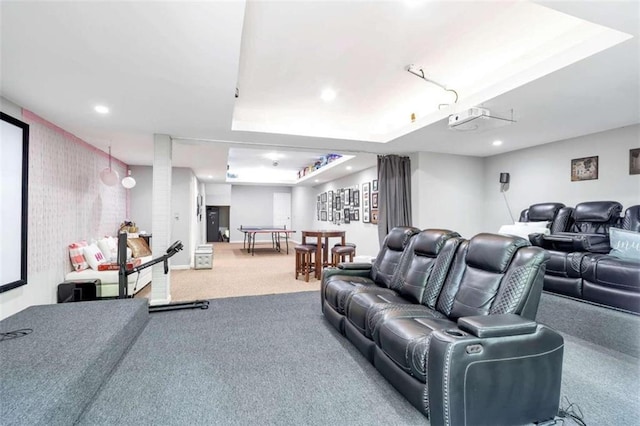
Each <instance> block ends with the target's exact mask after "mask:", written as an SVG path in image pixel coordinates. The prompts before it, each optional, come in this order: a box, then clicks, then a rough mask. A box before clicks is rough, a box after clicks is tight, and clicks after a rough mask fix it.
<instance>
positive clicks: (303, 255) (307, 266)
mask: <svg viewBox="0 0 640 426" xmlns="http://www.w3.org/2000/svg"><path fill="white" fill-rule="evenodd" d="M316 247H317V246H315V245H311V244H300V245H297V246H296V247H295V251H296V280H297V279H298V275H299V274H303V275H304V280H305V281H306V282H309V273H310V272H311V271H314V270H315V269H314V265H315V264H314V262H313V255H314V253H315V252H316Z"/></svg>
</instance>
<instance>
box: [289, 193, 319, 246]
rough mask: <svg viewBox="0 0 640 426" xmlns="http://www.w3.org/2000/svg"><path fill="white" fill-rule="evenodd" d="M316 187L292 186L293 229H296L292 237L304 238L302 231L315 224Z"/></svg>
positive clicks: (295, 239) (298, 240)
mask: <svg viewBox="0 0 640 426" xmlns="http://www.w3.org/2000/svg"><path fill="white" fill-rule="evenodd" d="M316 192H317V190H316V188H312V187H310V186H294V187H293V188H291V229H293V230H294V231H296V233H295V234H293V235H292V237H291V238H292V239H293V240H294V241H296V242H298V243H300V241H301V240H302V234H301V232H302V231H303V230H307V229H313V227H314V226H315V220H314V219H315V206H316Z"/></svg>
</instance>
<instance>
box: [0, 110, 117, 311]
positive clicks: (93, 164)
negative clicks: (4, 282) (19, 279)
mask: <svg viewBox="0 0 640 426" xmlns="http://www.w3.org/2000/svg"><path fill="white" fill-rule="evenodd" d="M7 105H9V104H8V103H7ZM9 106H10V105H9ZM2 108H3V110H2V111H3V112H5V113H8V114H9V115H11V116H13V117H15V118H17V119H20V120H22V121H24V122H26V123H27V124H29V188H28V192H29V195H28V208H29V211H28V236H27V253H28V259H27V285H24V286H21V287H18V288H15V289H12V290H9V291H7V292H4V293H2V294H0V319H2V318H5V317H7V316H9V315H12V314H14V313H16V312H19V311H21V310H22V309H24V308H27V307H29V306H32V305H42V304H51V303H56V291H57V287H58V284H60V283H62V282H63V281H64V278H65V275H66V274H67V273H68V272H71V270H72V266H71V262H70V260H69V249H68V245H69V244H71V243H73V242H77V241H80V240H87V241H90V240H92V239H99V238H101V237H103V236H105V235H113V236H115V235H116V233H117V231H118V227H119V224H120V223H121V222H122V221H123V220H125V219H126V218H127V209H126V205H127V190H126V189H124V187H122V185H115V186H112V187H109V186H106V185H104V184H103V183H102V182H101V181H100V178H99V174H100V171H101V170H103V169H104V168H106V167H108V165H109V159H108V156H107V154H105V153H104V152H102V151H99V150H97V149H96V148H94V147H92V146H90V145H89V144H87V143H86V142H84V141H82V140H81V139H79V138H77V137H75V136H73V135H71V134H70V133H68V132H66V131H64V130H62V129H60V128H59V127H57V126H55V125H54V124H53V123H49V122H47V121H45V120H44V119H42V118H41V117H38V116H37V115H35V114H33V113H31V112H29V111H27V110H24V111H18V113H17V114H16V111H15V108H10V109H7V110H5V109H4V108H5V102H4V101H3V103H2ZM112 169H114V170H116V171H117V172H118V173H119V174H120V176H124V173H125V171H126V166H125V164H124V163H122V162H121V161H119V160H117V159H114V160H113V161H112ZM0 184H2V182H1V181H0Z"/></svg>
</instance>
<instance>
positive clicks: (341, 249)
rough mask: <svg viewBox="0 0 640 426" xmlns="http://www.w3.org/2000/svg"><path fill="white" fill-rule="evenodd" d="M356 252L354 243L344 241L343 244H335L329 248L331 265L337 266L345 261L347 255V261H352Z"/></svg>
mask: <svg viewBox="0 0 640 426" xmlns="http://www.w3.org/2000/svg"><path fill="white" fill-rule="evenodd" d="M355 254H356V245H355V244H353V243H346V244H345V245H340V244H336V245H335V246H333V248H332V249H331V265H333V266H337V265H338V263H340V262H345V261H346V257H347V256H349V262H353V256H355Z"/></svg>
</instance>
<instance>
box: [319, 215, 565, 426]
mask: <svg viewBox="0 0 640 426" xmlns="http://www.w3.org/2000/svg"><path fill="white" fill-rule="evenodd" d="M548 256H549V255H548V254H547V253H546V251H545V250H543V249H540V248H538V247H531V245H530V244H529V242H528V241H526V240H525V239H522V238H519V237H510V236H503V235H495V234H478V235H476V236H475V237H473V238H471V239H470V240H465V239H462V238H461V237H460V236H459V235H458V234H457V233H455V232H452V231H449V230H440V229H429V230H424V231H422V232H420V231H419V230H418V229H415V228H409V227H403V228H395V229H393V230H392V231H391V232H390V233H389V234H388V235H387V237H386V238H385V240H384V242H383V244H382V248H381V250H380V252H379V254H378V256H377V258H376V260H375V263H374V264H373V265H370V264H342V265H339V267H337V268H326V269H325V270H324V272H323V275H322V281H321V298H322V311H323V313H324V315H325V317H326V318H327V320H328V321H329V322H330V323H331V324H332V325H333V326H334V327H335V328H336V329H338V330H339V331H340V332H341V333H343V334H344V335H345V336H346V338H347V339H348V340H349V341H351V342H352V343H353V344H354V345H355V346H356V347H357V348H358V349H359V351H360V352H361V353H362V354H363V355H364V356H365V357H367V358H368V359H369V361H371V362H372V363H373V364H374V366H375V367H376V368H377V369H378V371H379V372H380V373H381V374H382V375H383V376H384V377H385V378H386V379H387V380H388V381H389V382H390V383H391V384H392V385H393V386H394V387H395V388H396V389H398V391H400V393H402V394H403V395H404V396H405V397H406V398H407V400H409V401H410V402H411V403H412V404H413V405H414V406H415V407H416V408H418V409H419V410H420V411H421V412H422V413H424V414H425V415H427V416H428V417H429V419H430V422H431V424H432V425H440V424H446V425H483V424H486V425H513V424H525V423H532V422H542V421H546V420H549V419H553V418H554V416H555V415H556V414H557V412H558V405H559V397H560V381H561V372H562V357H563V346H564V344H563V339H562V337H561V336H560V335H559V334H558V333H556V332H555V331H553V330H551V329H549V328H548V327H546V326H544V325H542V324H538V323H536V322H535V321H534V319H535V315H536V311H537V307H538V302H539V299H540V295H541V292H542V283H543V276H544V270H545V264H546V262H547V260H548Z"/></svg>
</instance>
